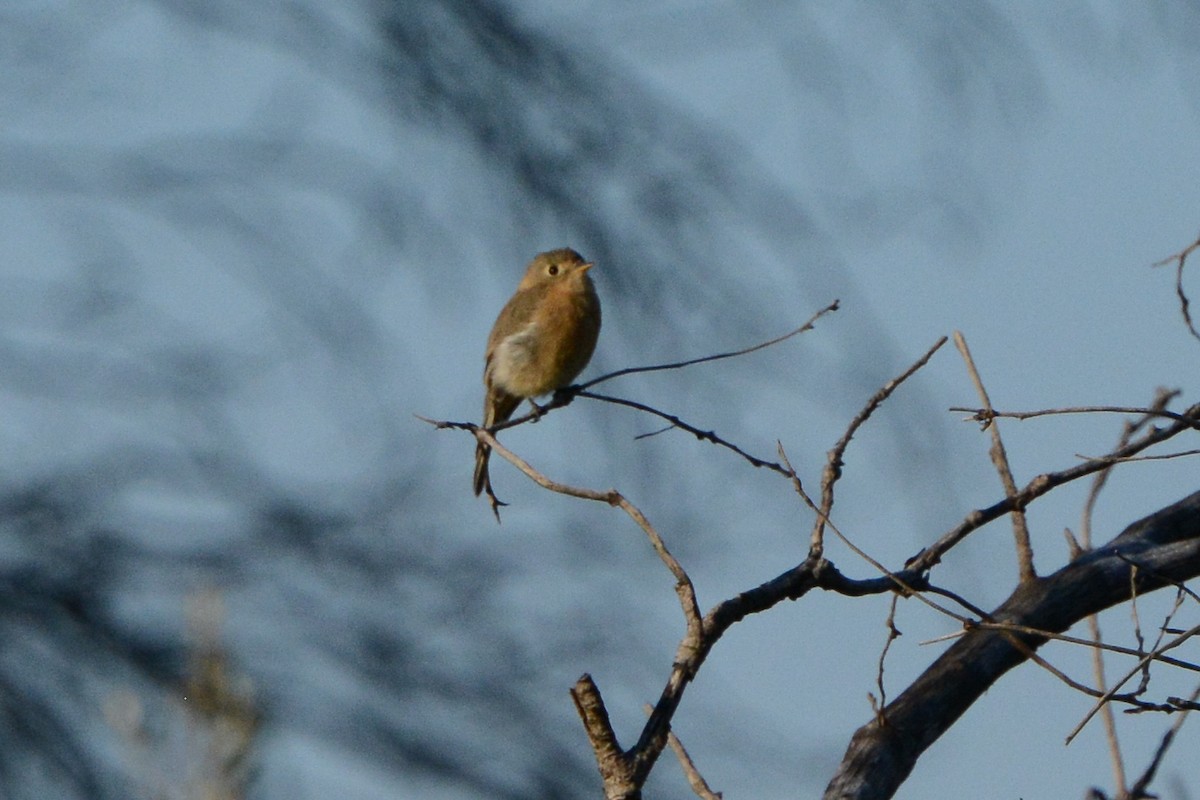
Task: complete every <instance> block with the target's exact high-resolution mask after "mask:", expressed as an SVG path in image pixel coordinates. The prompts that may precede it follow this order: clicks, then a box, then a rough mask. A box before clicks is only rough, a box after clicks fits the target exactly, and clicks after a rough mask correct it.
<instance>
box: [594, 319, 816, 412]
mask: <svg viewBox="0 0 1200 800" xmlns="http://www.w3.org/2000/svg"><path fill="white" fill-rule="evenodd" d="M839 302H840V301H839V300H834V301H833V302H832V303H830V304H829V305H827V306H825V308H822V309H821V310H820V311H818V312H817V313H815V314H813V315H812V316H811V317H809V319H808V322H806V323H804V324H803V325H801V326H800V327H799V328H796V329H794V330H791V331H788V332H787V333H785V334H783V335H782V336H776V337H775V338H774V339H771V340H769V341H766V342H760V343H759V344H756V345H751V346H750V347H745V348H743V349H741V350H733V351H730V352H728V353H718V354H716V355H712V356H701V357H700V358H691V359H688V360H687V361H674V362H671V363H669V364H653V365H651V366H647V367H626V368H625V369H619V370H617V371H616V372H609V373H608V374H606V375H601V376H600V377H598V378H592V379H591V380H590V381H587V382H586V383H582V384H580V385H579V386H577V387H573V388H576V389H578V390H580V391H582V390H584V389H588V388H590V387H592V386H595V385H596V384H599V383H603V382H604V381H610V380H612V379H613V378H620V377H621V376H623V375H634V374H636V373H639V372H663V371H665V370H671V369H683V368H684V367H690V366H693V365H694V364H704V363H706V362H708V361H719V360H721V359H724V358H735V357H737V356H744V355H748V354H749V353H753V352H755V351H758V350H762V349H764V348H767V347H771V346H772V345H776V344H779V343H780V342H785V341H787V340H788V339H790V338H792V337H793V336H796V335H798V334H801V333H804V332H805V331H807V330H811V329H812V327H813V325H814V324H815V323H816V321H817V320H818V319H820V318H821V317H823V316H825V315H826V314H829V313H830V312H833V311H837V310H838V303H839Z"/></svg>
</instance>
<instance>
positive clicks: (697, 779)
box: [642, 704, 721, 800]
mask: <svg viewBox="0 0 1200 800" xmlns="http://www.w3.org/2000/svg"><path fill="white" fill-rule="evenodd" d="M642 710H643V711H645V712H646V713H647V714H651V713H652V712H653V711H654V709H653V707H652V706H650V705H649V704H646V705H645V706H643V707H642ZM667 743H668V744H669V745H670V746H671V751H672V752H673V753H675V758H677V759H679V766H680V767H681V768H682V769H683V776H684V777H685V778H687V782H688V786H691V787H692V791H693V792H694V793H695V794H696V796H697V797H699V798H701V800H721V793H720V792H714V791H713V790H712V788H711V787H710V786H709V785H708V781H706V780H704V776H703V775H701V774H700V770H699V769H697V768H696V762H695V761H693V760H692V757H691V756H690V755H688V751H687V749H686V748H685V747H684V746H683V742H681V741H680V740H679V737H678V736H676V735H675V731H671V733H670V734H669V735H668V736H667Z"/></svg>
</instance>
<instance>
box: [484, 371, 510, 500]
mask: <svg viewBox="0 0 1200 800" xmlns="http://www.w3.org/2000/svg"><path fill="white" fill-rule="evenodd" d="M520 404H521V398H519V397H514V396H513V395H511V394H508V393H507V392H499V391H496V390H494V389H493V390H491V391H489V392H488V394H487V397H486V398H484V401H483V427H485V428H490V427H492V426H493V425H496V424H498V423H501V422H504V421H505V420H506V419H508V418H509V417H511V416H512V413H513V412H514V411H516V410H517V406H519V405H520ZM491 455H492V448H491V447H489V446H487V445H486V444H484V443H483V442H479V443H478V444H476V445H475V496H476V497H478V496H479V495H480V494H482V493H483V490H484V489H485V488H490V486H491V479H490V478H489V477H488V458H489V457H490V456H491ZM488 494H491V492H490V491H489V492H488Z"/></svg>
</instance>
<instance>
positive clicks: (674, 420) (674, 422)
mask: <svg viewBox="0 0 1200 800" xmlns="http://www.w3.org/2000/svg"><path fill="white" fill-rule="evenodd" d="M579 396H580V397H587V398H590V399H592V400H601V401H603V402H605V403H614V404H616V405H619V406H627V407H629V408H636V409H637V410H638V411H645V412H646V413H647V414H653V415H654V416H656V417H660V418H662V419H665V420H666V421H667V422H670V423H671V428H679V429H680V430H683V431H687V432H688V433H690V434H692V435H693V436H695V437H696V438H697V439H700V440H702V441H706V442H712V443H713V444H715V445H718V446H720V447H724V448H726V449H728V450H732V451H733V452H735V453H737V454H738V455H739V456H741V457H742V458H744V459H746V460H747V461H749V462H750V464H751V465H752V466H755V467H765V468H767V469H769V470H771V471H772V472H778V473H779V474H780V475H783V476H784V477H790V473H788V471H787V470H786V469H784V468H783V467H782V466H780V465H779V464H777V463H775V462H774V461H767V460H765V459H762V458H756V457H755V456H752V455H750V454H749V453H747V452H746V451H745V450H743V449H741V448H740V447H738V446H737V445H735V444H733V443H732V442H728V441H726V440H725V439H722V438H721V437H720V436H718V435H717V434H716V432H715V431H704V430H700V429H699V428H697V427H695V426H694V425H689V424H688V423H686V422H684V421H683V420H682V419H680V418H679V417H677V416H675V415H673V414H668V413H666V412H665V411H659V410H658V409H657V408H654V407H653V406H648V405H646V404H645V403H639V402H637V401H636V400H626V399H624V398H622V397H612V396H610V395H606V394H596V393H595V392H586V391H580V392H579ZM671 428H665V429H664V430H670V429H671ZM662 432H663V431H661V430H660V431H656V432H655V434H643V435H642V436H641V437H638V438H644V437H645V436H649V435H657V434H658V433H662Z"/></svg>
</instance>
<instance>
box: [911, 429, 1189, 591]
mask: <svg viewBox="0 0 1200 800" xmlns="http://www.w3.org/2000/svg"><path fill="white" fill-rule="evenodd" d="M1198 424H1200V405H1194V406H1192V407H1191V408H1189V409H1188V410H1187V411H1186V412H1184V418H1183V419H1180V420H1177V421H1176V422H1174V423H1173V424H1171V425H1168V426H1167V427H1165V428H1154V429H1151V430H1150V431H1148V432H1147V433H1146V434H1145V435H1144V436H1142V437H1141V438H1140V439H1137V440H1135V441H1132V442H1130V443H1129V444H1128V445H1125V446H1124V447H1118V448H1117V449H1116V450H1114V451H1113V452H1112V453H1110V454H1109V456H1108V458H1125V457H1127V456H1132V455H1136V454H1137V453H1139V452H1141V451H1142V450H1145V449H1146V448H1148V447H1151V446H1153V445H1156V444H1158V443H1159V442H1164V441H1166V440H1167V439H1170V438H1172V437H1173V436H1176V435H1178V434H1180V433H1182V432H1183V431H1185V430H1191V429H1193V428H1195V427H1196V426H1197V425H1198ZM1106 468H1107V464H1106V463H1105V460H1097V461H1086V462H1084V463H1082V464H1076V465H1075V466H1073V467H1069V468H1067V469H1064V470H1061V471H1059V472H1050V473H1043V474H1042V475H1038V476H1036V477H1035V478H1034V479H1033V480H1031V481H1030V482H1029V483H1028V484H1026V485H1025V488H1023V489H1021V490H1020V491H1019V492H1018V493H1017V496H1016V497H1015V498H1007V497H1006V498H1005V499H1004V500H1001V501H1000V502H998V503H995V504H994V505H991V506H988V507H987V508H980V509H976V510H974V511H972V512H971V513H970V514H968V515H967V516H966V518H964V519H963V521H962V522H960V523H959V524H958V525H957V526H955V527H954V528H953V529H951V530H950V531H948V532H946V533H945V534H943V535H942V536H941V538H939V539H938V540H937V541H936V542H934V543H933V544H932V545H930V546H929V547H926V548H924V549H922V550H921V551H920V552H919V553H917V554H916V555H915V556H913V557H912V558H910V559H909V560H908V562H907V563H906V564H905V566H906V568H907V569H915V570H919V571H925V570H929V569H932V568H933V567H934V566H935V565H937V564H938V562H940V561H941V559H942V556H944V555H945V554H946V553H947V552H948V551H949V550H950V549H951V548H953V547H954V546H955V545H956V544H958V543H959V542H960V541H962V540H963V539H965V538H966V537H967V536H969V535H970V534H971V533H972V532H973V531H976V530H978V529H979V528H982V527H983V526H984V525H986V524H987V523H989V522H991V521H992V520H995V519H997V518H999V517H1001V516H1003V515H1005V514H1007V513H1008V512H1010V511H1011V510H1012V509H1013V508H1014V507H1016V506H1018V505H1019V506H1021V507H1025V506H1028V505H1029V503H1030V502H1032V501H1033V500H1035V499H1036V498H1038V497H1041V496H1042V495H1044V494H1046V493H1047V492H1049V491H1051V490H1052V489H1054V488H1056V487H1058V486H1061V485H1063V484H1064V483H1069V482H1071V481H1074V480H1078V479H1079V478H1082V477H1084V476H1087V475H1091V474H1092V473H1094V472H1098V471H1099V470H1102V469H1106Z"/></svg>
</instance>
